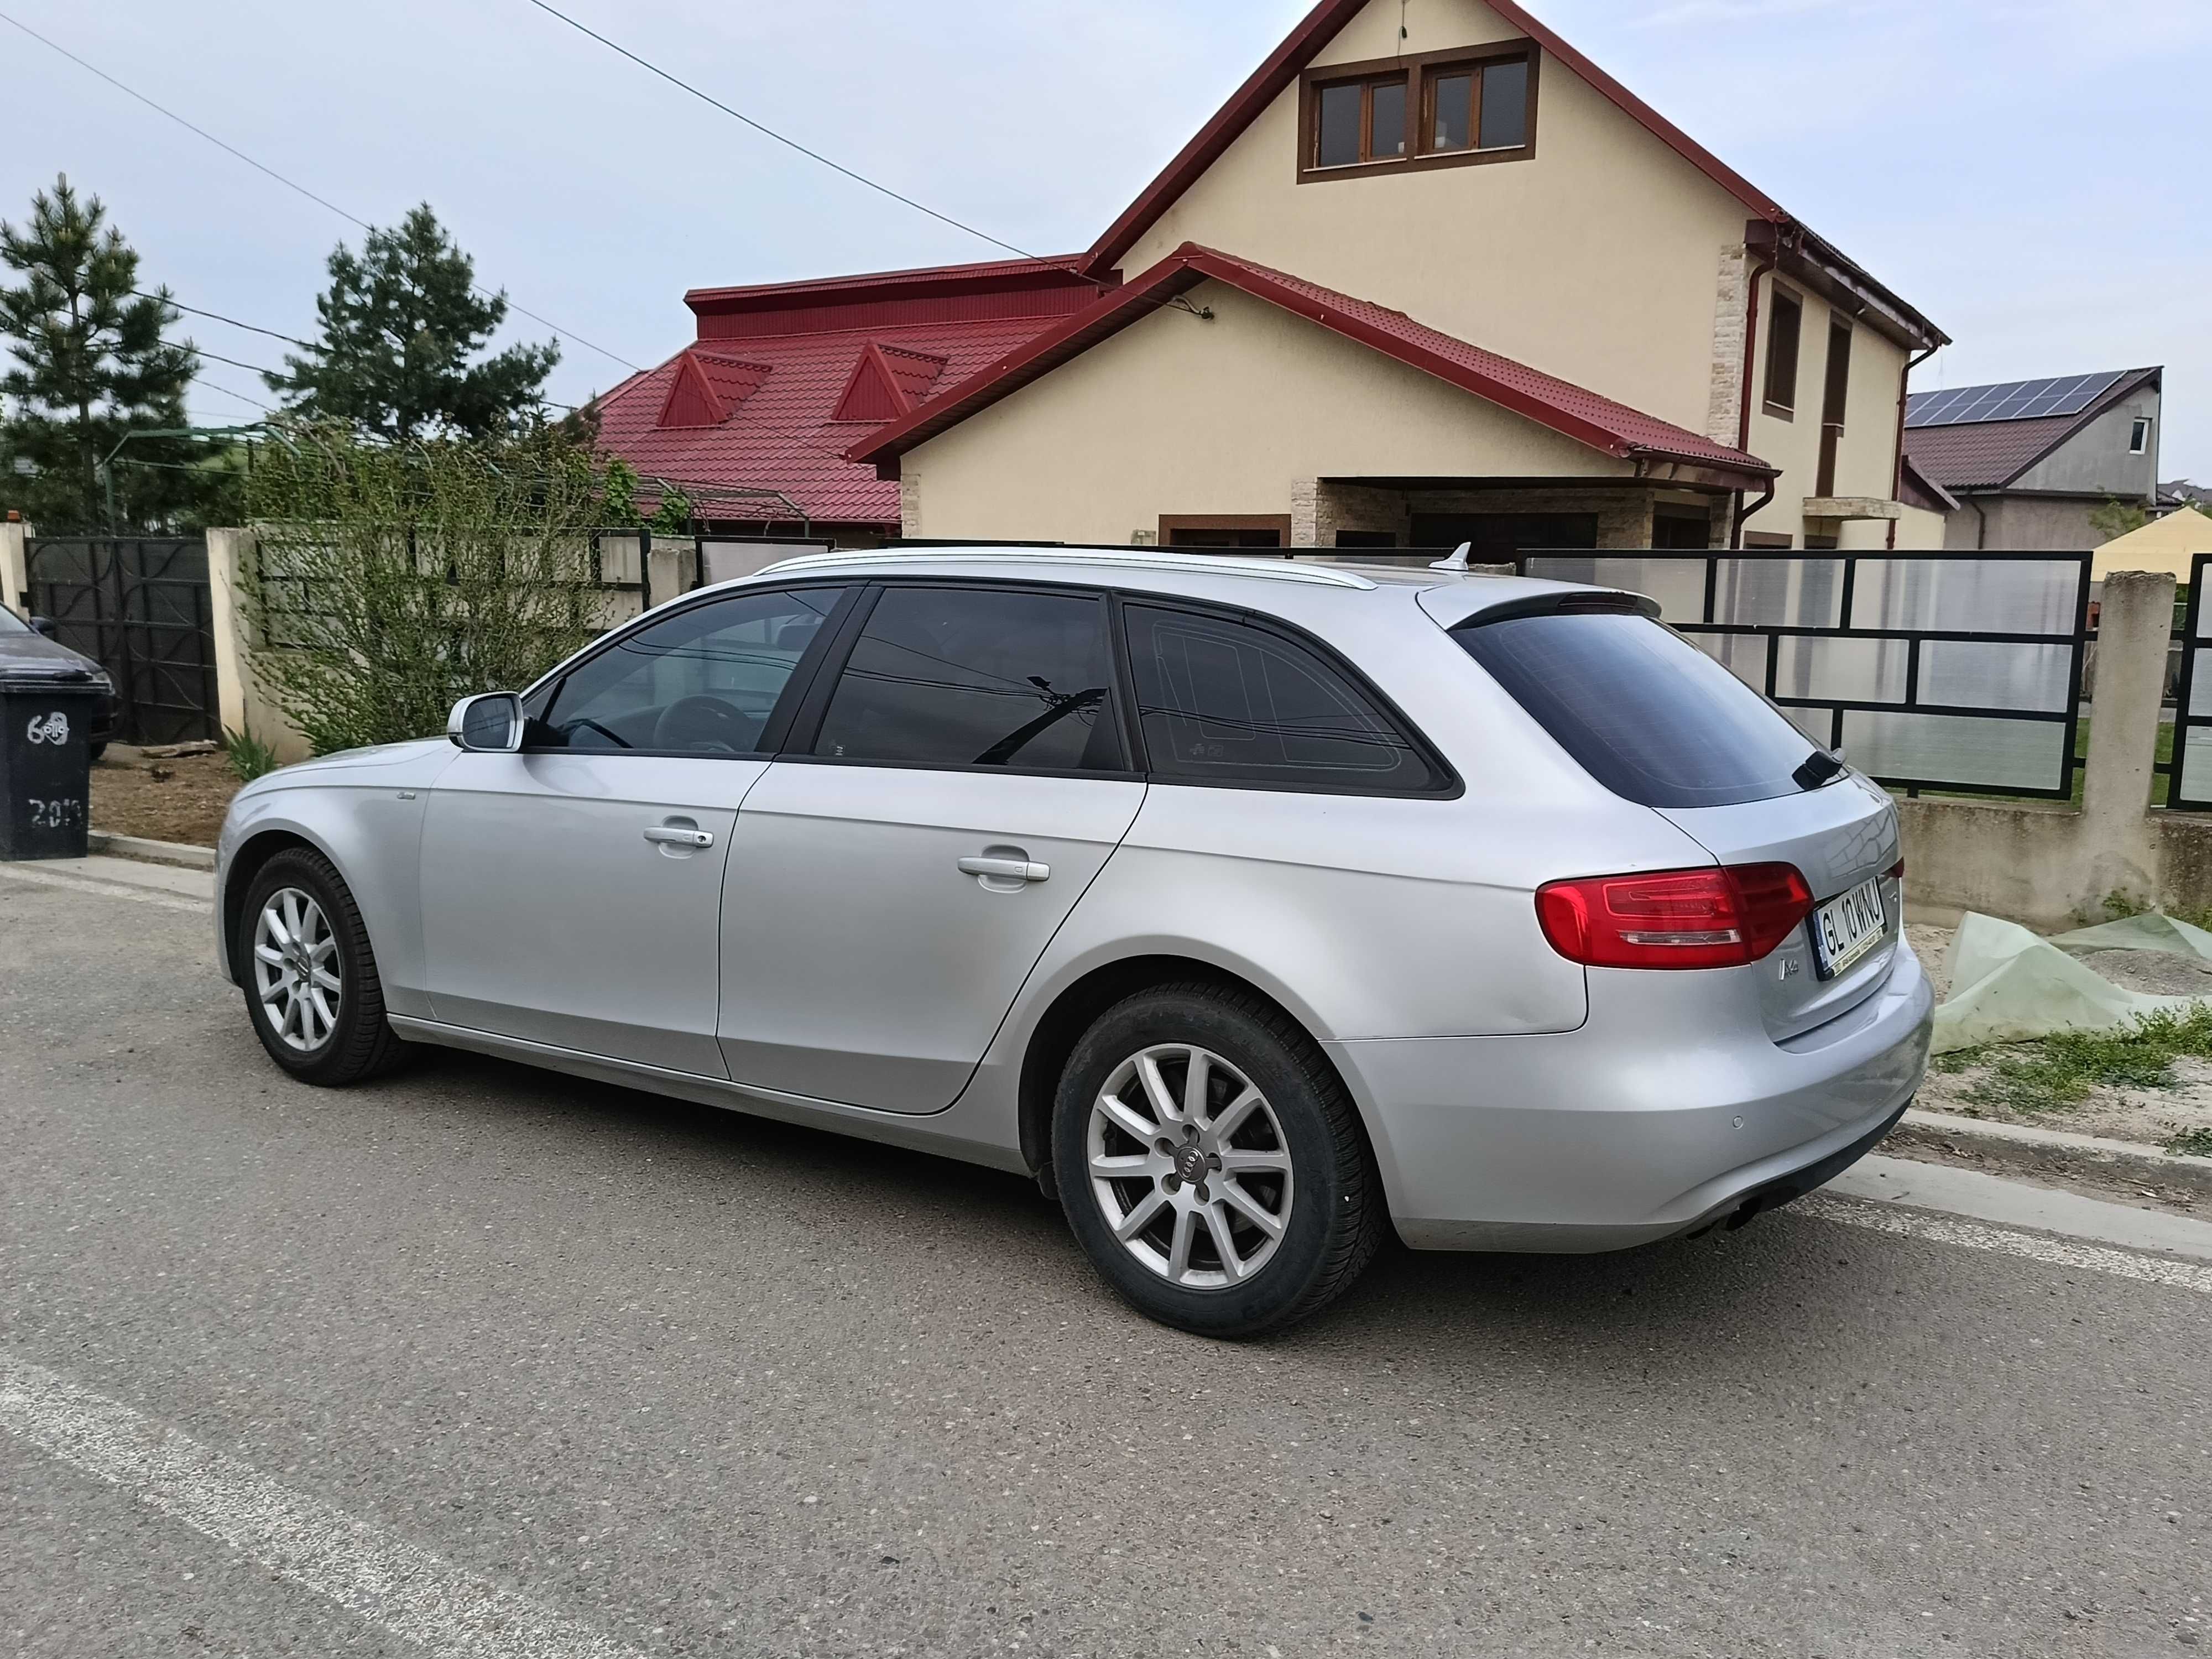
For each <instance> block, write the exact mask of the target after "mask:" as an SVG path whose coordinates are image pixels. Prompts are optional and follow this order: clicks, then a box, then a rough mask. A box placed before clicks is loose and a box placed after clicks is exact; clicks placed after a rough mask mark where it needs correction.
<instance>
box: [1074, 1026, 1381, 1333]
mask: <svg viewBox="0 0 2212 1659" xmlns="http://www.w3.org/2000/svg"><path fill="white" fill-rule="evenodd" d="M1147 1060H1149V1061H1150V1065H1151V1071H1152V1078H1154V1079H1157V1082H1158V1087H1157V1088H1156V1087H1155V1086H1154V1085H1153V1084H1152V1083H1148V1081H1147V1079H1146V1062H1147ZM1201 1062H1202V1065H1203V1070H1204V1075H1205V1079H1206V1082H1205V1095H1206V1101H1205V1104H1204V1105H1203V1106H1202V1107H1200V1108H1199V1109H1197V1110H1195V1111H1193V1110H1191V1109H1188V1108H1189V1101H1190V1097H1189V1095H1188V1087H1189V1079H1190V1072H1191V1070H1192V1068H1193V1066H1194V1065H1197V1064H1200V1063H1201ZM1109 1091H1110V1092H1111V1093H1112V1094H1113V1096H1114V1097H1115V1100H1116V1101H1118V1102H1119V1103H1121V1106H1122V1107H1123V1108H1124V1114H1126V1115H1124V1114H1114V1113H1109V1112H1108V1111H1107V1110H1106V1109H1104V1108H1103V1106H1102V1105H1101V1104H1100V1103H1101V1101H1102V1097H1105V1096H1106V1095H1107V1094H1109ZM1163 1096H1164V1097H1165V1099H1166V1102H1167V1105H1168V1107H1169V1110H1168V1111H1165V1112H1164V1111H1163V1110H1162V1109H1161V1100H1162V1097H1163ZM1249 1097H1257V1100H1256V1103H1252V1102H1251V1100H1250V1099H1249ZM1139 1129H1144V1130H1145V1131H1146V1133H1145V1135H1144V1138H1143V1139H1142V1140H1141V1141H1140V1139H1139V1135H1138V1133H1137V1131H1138V1130H1139ZM1163 1141H1164V1142H1166V1143H1167V1144H1168V1146H1170V1148H1171V1149H1172V1150H1170V1151H1163V1150H1162V1142H1163ZM1052 1142H1053V1151H1052V1155H1053V1164H1054V1175H1055V1176H1056V1178H1057V1181H1058V1184H1059V1188H1060V1202H1061V1204H1062V1206H1063V1207H1064V1208H1065V1209H1066V1213H1067V1218H1068V1225H1070V1226H1071V1227H1072V1228H1073V1230H1074V1232H1075V1237H1076V1239H1077V1242H1078V1243H1080V1244H1081V1245H1082V1246H1083V1249H1084V1252H1085V1255H1088V1256H1089V1257H1090V1258H1091V1265H1092V1266H1093V1267H1096V1268H1097V1270H1098V1272H1099V1273H1100V1274H1101V1276H1102V1277H1103V1278H1104V1279H1105V1280H1106V1282H1107V1283H1108V1284H1109V1285H1112V1286H1113V1287H1114V1288H1115V1290H1116V1291H1120V1292H1121V1296H1122V1297H1124V1298H1125V1299H1126V1300H1127V1302H1129V1303H1130V1304H1131V1305H1133V1307H1135V1308H1136V1309H1137V1310H1139V1312H1141V1313H1144V1314H1146V1315H1147V1316H1150V1317H1152V1318H1153V1319H1157V1320H1158V1321H1159V1322H1161V1323H1163V1324H1166V1325H1173V1326H1176V1327H1177V1328H1181V1329H1182V1330H1186V1331H1191V1332H1194V1333H1195V1334H1199V1335H1201V1336H1214V1337H1249V1336H1257V1335H1260V1334H1262V1333H1264V1332H1267V1331H1273V1330H1279V1329H1281V1328H1283V1327H1285V1326H1287V1325H1290V1324H1291V1323H1293V1322H1296V1321H1297V1320H1301V1319H1304V1318H1306V1317H1307V1316H1310V1315H1312V1314H1315V1313H1317V1312H1319V1311H1320V1310H1322V1308H1324V1307H1326V1306H1328V1304H1329V1303H1331V1302H1333V1301H1334V1300H1335V1299H1336V1298H1337V1297H1339V1296H1341V1295H1342V1294H1343V1293H1344V1292H1345V1291H1346V1290H1347V1289H1349V1288H1350V1286H1351V1285H1352V1281H1353V1280H1354V1279H1358V1277H1359V1275H1360V1273H1361V1272H1362V1271H1363V1270H1364V1268H1365V1267H1366V1266H1367V1264H1368V1262H1369V1261H1370V1259H1371V1258H1372V1257H1373V1256H1374V1254H1375V1252H1376V1248H1377V1247H1378V1246H1379V1245H1380V1244H1381V1243H1382V1241H1383V1236H1384V1234H1385V1232H1386V1231H1387V1229H1388V1226H1389V1222H1388V1219H1387V1218H1386V1216H1385V1214H1384V1212H1383V1199H1382V1186H1381V1182H1380V1181H1379V1180H1378V1178H1377V1176H1376V1170H1375V1162H1374V1158H1373V1157H1372V1155H1371V1153H1370V1151H1369V1148H1368V1145H1367V1138H1366V1135H1365V1133H1364V1131H1363V1130H1362V1129H1361V1127H1360V1123H1359V1117H1358V1112H1357V1111H1356V1110H1355V1109H1354V1108H1353V1106H1352V1102H1351V1099H1350V1098H1349V1097H1347V1096H1346V1092H1345V1089H1344V1085H1343V1083H1342V1081H1341V1080H1340V1079H1339V1078H1338V1077H1337V1075H1336V1073H1334V1070H1332V1069H1331V1068H1330V1066H1329V1065H1328V1061H1327V1060H1324V1059H1323V1058H1322V1054H1321V1051H1320V1049H1319V1048H1316V1046H1315V1044H1314V1042H1313V1040H1312V1039H1311V1038H1310V1037H1309V1036H1307V1035H1306V1034H1305V1032H1304V1031H1303V1030H1300V1029H1299V1028H1298V1026H1297V1024H1296V1023H1295V1022H1294V1021H1292V1020H1291V1019H1290V1018H1288V1016H1286V1015H1285V1014H1284V1013H1283V1012H1282V1011H1281V1010H1280V1009H1279V1008H1277V1007H1276V1006H1274V1005H1273V1004H1272V1003H1269V1002H1267V1000H1265V999H1263V998H1261V997H1260V996H1258V995H1256V994H1252V993H1249V992H1242V991H1237V990H1233V989H1230V988H1228V987H1221V986H1214V985H1206V984H1183V985H1166V986H1160V987H1155V988H1153V989H1152V990H1148V991H1143V992H1139V994H1136V995H1134V996H1132V997H1130V998H1128V999H1127V1000H1125V1001H1122V1002H1120V1003H1117V1004H1115V1006H1113V1007H1111V1008H1109V1009H1108V1010H1107V1011H1106V1012H1105V1013H1103V1014H1102V1015H1101V1016H1100V1017H1099V1018H1098V1020H1097V1023H1096V1024H1093V1025H1092V1026H1091V1029H1090V1030H1088V1031H1087V1032H1085V1034H1084V1036H1083V1039H1082V1041H1081V1042H1078V1043H1077V1044H1076V1046H1075V1051H1074V1053H1073V1054H1071V1055H1070V1056H1069V1057H1068V1060H1067V1064H1066V1067H1065V1068H1064V1069H1063V1070H1062V1072H1061V1073H1060V1090H1059V1093H1058V1096H1057V1097H1056V1099H1055V1101H1054V1109H1053V1138H1052ZM1094 1158H1118V1159H1120V1160H1121V1162H1120V1163H1118V1164H1108V1165H1105V1166H1104V1169H1105V1170H1107V1171H1109V1173H1103V1174H1102V1173H1099V1172H1097V1171H1095V1170H1094V1168H1093V1160H1094ZM1225 1164H1228V1165H1229V1166H1230V1167H1228V1168H1225V1167H1224V1165H1225ZM1111 1171H1120V1172H1121V1173H1118V1174H1117V1173H1110V1172H1111ZM1140 1211H1142V1212H1144V1213H1143V1214H1142V1215H1140V1214H1139V1212H1140ZM1186 1216H1187V1217H1188V1220H1186V1219H1185V1217H1186ZM1109 1217H1110V1218H1109ZM1263 1218H1264V1219H1263ZM1269 1221H1271V1222H1273V1226H1274V1229H1275V1231H1273V1233H1270V1231H1268V1229H1267V1225H1265V1223H1266V1222H1269ZM1117 1228H1118V1230H1119V1231H1128V1232H1130V1237H1129V1238H1128V1239H1127V1241H1126V1242H1125V1240H1124V1238H1123V1237H1117ZM1132 1229H1133V1230H1134V1231H1130V1230H1132ZM1224 1230H1225V1231H1226V1239H1227V1242H1226V1246H1224V1243H1223V1231H1224ZM1186 1233H1187V1235H1188V1242H1187V1243H1182V1244H1181V1245H1180V1246H1178V1243H1177V1241H1178V1239H1179V1238H1181V1237H1183V1236H1184V1235H1185V1234H1186ZM1231 1255H1234V1256H1235V1257H1236V1262H1235V1270H1234V1271H1233V1272H1232V1271H1231V1265H1230V1262H1229V1260H1228V1258H1229V1257H1230V1256H1231ZM1178 1262H1180V1266H1178Z"/></svg>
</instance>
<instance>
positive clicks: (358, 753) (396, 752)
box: [238, 738, 459, 796]
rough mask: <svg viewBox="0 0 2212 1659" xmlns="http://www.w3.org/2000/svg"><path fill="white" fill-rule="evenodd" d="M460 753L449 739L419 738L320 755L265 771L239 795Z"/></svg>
mask: <svg viewBox="0 0 2212 1659" xmlns="http://www.w3.org/2000/svg"><path fill="white" fill-rule="evenodd" d="M458 753H459V750H456V749H455V748H454V747H453V743H452V740H451V739H449V738H411V739H410V740H409V741H408V742H406V743H380V744H372V745H371V746H369V747H368V748H366V749H342V750H339V751H338V752H337V754H335V755H318V756H316V757H314V759H313V760H304V761H300V762H297V763H295V764H293V765H290V766H280V767H278V768H277V769H276V770H275V771H274V772H265V773H264V774H263V775H261V776H259V777H258V778H256V779H254V781H252V782H251V783H249V784H247V785H246V787H245V788H243V789H241V790H240V791H239V792H238V793H240V795H241V796H245V795H254V794H260V793H264V792H266V791H268V790H270V789H289V788H291V787H295V785H298V784H302V783H313V782H319V781H326V782H332V783H336V782H340V781H343V780H344V777H345V775H346V774H348V773H349V772H361V771H367V770H369V769H374V768H381V767H387V766H400V765H404V764H405V763H408V762H410V761H426V760H429V759H432V758H434V757H437V756H440V755H453V754H458Z"/></svg>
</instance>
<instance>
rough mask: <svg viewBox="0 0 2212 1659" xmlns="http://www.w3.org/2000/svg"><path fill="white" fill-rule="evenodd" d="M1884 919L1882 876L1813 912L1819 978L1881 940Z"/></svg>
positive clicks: (1828, 976)
mask: <svg viewBox="0 0 2212 1659" xmlns="http://www.w3.org/2000/svg"><path fill="white" fill-rule="evenodd" d="M1885 927H1887V921H1886V920H1885V918H1884V916H1883V915H1882V908H1881V878H1880V877H1879V876H1877V877H1875V878H1873V879H1872V880H1870V881H1863V882H1861V883H1860V884H1858V885H1857V886H1856V887H1854V888H1852V889H1851V890H1850V892H1848V893H1839V894H1838V895H1837V896H1835V897H1834V898H1832V899H1830V900H1829V901H1828V902H1826V904H1824V905H1822V906H1821V907H1820V908H1819V909H1817V910H1815V911H1814V912H1813V957H1814V961H1815V962H1816V963H1818V964H1819V965H1820V977H1821V978H1822V979H1833V978H1834V977H1835V976H1836V975H1838V974H1840V973H1842V972H1843V971H1844V969H1846V968H1848V967H1850V965H1851V964H1852V963H1855V962H1857V960H1858V959H1859V958H1860V957H1863V956H1864V955H1865V954H1866V953H1867V952H1868V951H1871V950H1873V949H1874V947H1875V945H1879V944H1881V937H1882V933H1883V931H1884V929H1885Z"/></svg>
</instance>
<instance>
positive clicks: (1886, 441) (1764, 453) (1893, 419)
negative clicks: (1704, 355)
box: [1745, 272, 1906, 547]
mask: <svg viewBox="0 0 2212 1659" xmlns="http://www.w3.org/2000/svg"><path fill="white" fill-rule="evenodd" d="M1774 283H1775V278H1774V276H1773V275H1772V274H1771V272H1770V273H1769V274H1768V275H1766V276H1763V277H1761V278H1760V279H1759V338H1758V340H1757V341H1756V342H1755V343H1754V346H1753V355H1754V356H1755V358H1756V362H1754V363H1753V372H1752V377H1751V443H1750V447H1751V453H1753V454H1754V455H1756V456H1758V457H1759V459H1761V460H1763V461H1765V462H1767V463H1769V464H1770V465H1774V466H1778V467H1780V468H1781V469H1782V477H1780V478H1778V480H1776V482H1775V488H1774V500H1773V501H1771V502H1770V503H1769V504H1768V505H1767V506H1766V507H1765V508H1764V509H1762V510H1761V511H1760V512H1759V513H1754V514H1753V516H1752V517H1751V519H1750V520H1749V521H1748V522H1747V524H1746V526H1745V528H1746V529H1747V530H1753V531H1765V532H1770V533H1772V534H1776V535H1784V536H1788V537H1790V539H1791V541H1792V542H1793V543H1794V544H1796V545H1798V546H1801V547H1802V545H1804V538H1805V498H1806V497H1807V496H1808V495H1811V494H1813V492H1814V488H1815V486H1816V485H1817V484H1818V483H1819V482H1820V412H1821V400H1822V398H1823V397H1824V395H1825V393H1826V387H1827V376H1828V309H1829V308H1828V305H1827V302H1826V301H1824V300H1822V299H1821V298H1820V295H1817V294H1814V293H1810V292H1808V290H1806V289H1802V288H1800V287H1799V286H1798V285H1797V284H1796V283H1786V286H1787V287H1788V288H1789V289H1790V292H1791V293H1793V294H1796V295H1797V296H1798V298H1799V299H1800V300H1801V301H1802V302H1803V304H1804V307H1805V317H1804V321H1803V324H1802V326H1801V329H1800V331H1799V334H1798V343H1797V406H1796V410H1795V411H1794V412H1793V416H1792V418H1790V419H1789V420H1784V419H1782V418H1781V417H1780V416H1774V415H1770V414H1768V413H1767V412H1766V410H1765V404H1764V398H1763V395H1762V394H1763V393H1764V392H1765V386H1766V354H1767V350H1768V349H1769V348H1770V347H1771V345H1772V344H1773V343H1774V337H1773V330H1772V327H1771V324H1772V321H1773V316H1774V303H1773V291H1774ZM1905 362H1906V356H1905V350H1904V349H1903V348H1902V347H1900V346H1898V345H1896V344H1893V343H1892V342H1890V341H1888V340H1887V339H1885V338H1883V337H1881V335H1880V334H1878V333H1876V332H1875V331H1874V330H1873V329H1871V328H1868V327H1866V326H1864V325H1860V326H1858V327H1857V328H1854V329H1853V330H1852V331H1851V372H1850V381H1849V383H1848V385H1847V386H1846V387H1845V389H1844V435H1843V441H1842V442H1841V443H1839V444H1838V446H1837V448H1836V487H1835V493H1836V494H1837V495H1871V496H1874V497H1875V498H1876V499H1878V500H1882V501H1887V500H1889V499H1890V491H1891V489H1892V487H1893V485H1894V483H1895V482H1896V474H1897V421H1898V406H1897V393H1898V387H1899V376H1900V375H1902V374H1904V372H1905ZM1868 533H1869V532H1868V528H1867V526H1866V525H1865V524H1861V525H1858V526H1854V527H1852V528H1849V529H1846V530H1845V532H1844V535H1843V541H1844V544H1845V545H1846V546H1857V545H1868V546H1872V545H1878V544H1879V543H1880V541H1881V538H1883V537H1884V536H1886V535H1887V525H1886V523H1882V522H1874V524H1873V530H1872V534H1873V535H1874V537H1875V540H1874V541H1872V542H1869V541H1867V539H1866V538H1867V535H1868Z"/></svg>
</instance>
